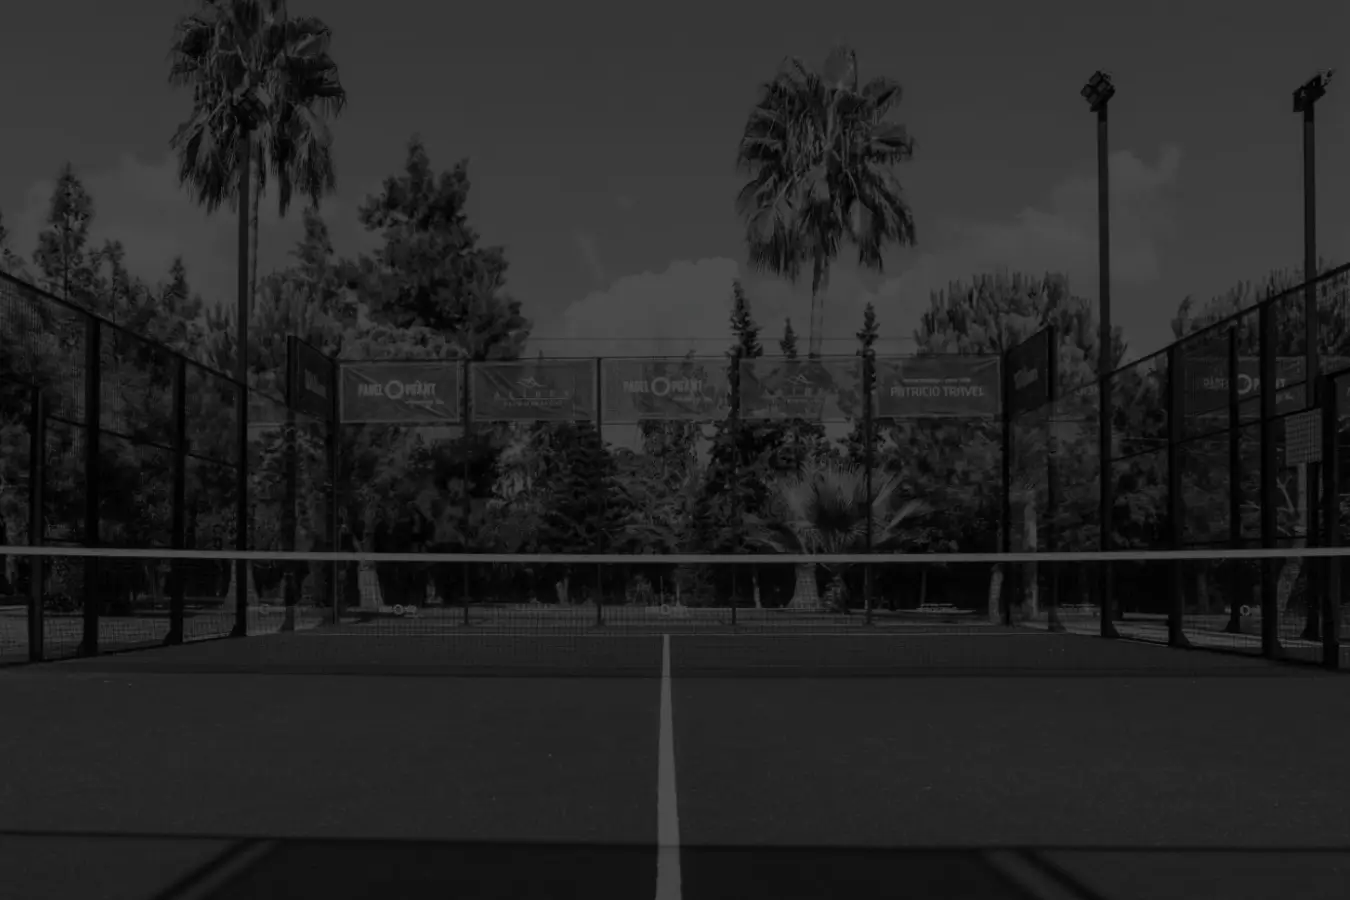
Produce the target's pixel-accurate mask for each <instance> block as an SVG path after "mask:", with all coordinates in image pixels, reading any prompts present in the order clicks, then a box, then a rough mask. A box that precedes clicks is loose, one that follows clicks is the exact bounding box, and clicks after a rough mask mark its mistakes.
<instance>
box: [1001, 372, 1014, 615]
mask: <svg viewBox="0 0 1350 900" xmlns="http://www.w3.org/2000/svg"><path fill="white" fill-rule="evenodd" d="M1011 369H1012V367H1011V366H1009V365H1008V354H1007V352H1006V351H1005V352H1004V353H1003V355H1002V358H1001V360H1000V364H999V376H1000V377H999V390H1000V393H1001V394H1002V397H1001V400H1002V402H1001V404H1000V410H999V412H1000V417H1001V420H1002V422H1001V424H1002V426H1003V428H1002V436H1001V437H1002V447H1001V454H1000V455H1001V457H1002V459H1001V461H1000V468H1001V470H1002V471H1001V478H1002V485H1001V489H1000V491H999V501H1000V503H999V518H1000V519H1001V520H1002V523H1001V524H1002V526H1003V527H1002V529H1001V531H1002V533H1001V534H1000V536H999V537H1000V544H1001V547H1000V549H1001V550H1002V551H1003V552H1004V553H1011V552H1012V446H1013V440H1012V374H1011ZM998 566H1000V567H1001V568H1002V572H1003V577H1002V578H1001V579H1000V580H999V597H998V605H999V611H1000V613H1002V617H1003V624H1004V625H1011V624H1012V590H1011V589H1012V581H1013V580H1012V574H1013V572H1012V570H1013V567H1012V565H1011V564H1009V563H1007V562H1002V563H998Z"/></svg>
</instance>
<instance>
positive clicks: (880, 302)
mask: <svg viewBox="0 0 1350 900" xmlns="http://www.w3.org/2000/svg"><path fill="white" fill-rule="evenodd" d="M1180 166H1181V153H1180V150H1179V149H1178V148H1176V147H1174V146H1169V147H1165V148H1163V149H1162V151H1161V152H1160V154H1159V156H1158V160H1157V162H1156V163H1155V164H1152V165H1150V164H1149V163H1147V162H1145V161H1144V160H1141V159H1140V158H1139V157H1137V156H1135V155H1134V154H1132V153H1129V152H1124V151H1122V152H1118V153H1116V154H1114V155H1113V156H1112V157H1111V160H1110V167H1111V210H1110V212H1111V275H1112V288H1113V291H1112V296H1113V298H1115V301H1116V302H1113V320H1114V322H1115V323H1116V324H1117V325H1120V326H1121V327H1122V328H1123V329H1124V330H1125V333H1126V338H1127V340H1128V341H1129V343H1130V345H1131V348H1132V350H1133V351H1134V354H1142V353H1150V352H1152V351H1154V350H1156V349H1158V348H1159V347H1161V346H1162V344H1163V343H1165V342H1166V341H1167V340H1168V339H1169V338H1170V334H1171V332H1170V326H1168V324H1167V320H1168V319H1169V318H1170V316H1171V312H1172V310H1171V307H1170V306H1167V304H1169V303H1172V304H1174V303H1175V302H1176V300H1178V299H1179V298H1167V300H1165V301H1163V304H1162V305H1161V306H1160V305H1159V301H1158V299H1157V298H1155V297H1152V296H1151V295H1150V292H1149V291H1148V288H1149V287H1150V286H1151V285H1154V284H1156V282H1157V281H1158V280H1159V278H1160V277H1161V275H1162V272H1163V255H1164V252H1165V249H1166V244H1167V242H1168V239H1169V238H1170V237H1171V236H1172V234H1173V227H1172V217H1171V204H1170V198H1169V192H1170V189H1171V188H1172V186H1173V185H1174V184H1175V183H1176V180H1177V177H1178V175H1179V172H1180ZM1000 268H1006V269H1009V270H1015V271H1022V272H1026V273H1028V274H1033V275H1036V274H1041V273H1044V272H1047V271H1055V272H1062V273H1064V274H1065V275H1067V276H1068V278H1069V283H1070V285H1072V286H1073V289H1074V291H1075V293H1078V294H1080V295H1082V296H1085V297H1089V298H1094V299H1095V298H1096V296H1097V180H1096V174H1095V173H1082V174H1075V175H1072V176H1070V177H1069V178H1066V179H1065V180H1064V181H1062V182H1061V183H1060V184H1058V185H1057V186H1056V187H1055V188H1054V189H1053V190H1052V191H1051V192H1050V195H1049V197H1048V198H1047V200H1046V202H1045V203H1043V204H1039V205H1037V206H1029V207H1026V208H1024V209H1023V210H1021V211H1020V212H1019V213H1017V214H1016V215H1015V216H1013V217H1012V218H1011V219H1010V220H1008V221H1004V222H982V223H981V222H975V223H958V224H957V226H956V228H955V229H954V231H953V238H952V239H951V240H950V241H949V242H948V243H947V245H946V246H945V247H942V248H939V249H937V250H935V251H934V252H932V253H924V254H921V255H920V256H919V257H918V258H917V259H915V260H914V262H913V264H912V265H910V266H909V267H908V268H907V269H906V271H905V272H904V273H903V274H901V275H900V276H898V277H896V278H893V279H888V280H886V281H885V282H883V283H882V284H880V285H879V286H878V287H877V288H876V289H875V290H873V291H871V292H869V293H868V294H866V295H865V296H863V297H860V298H858V303H857V305H861V304H863V303H866V302H867V301H868V300H871V301H873V302H875V303H876V304H877V308H878V310H879V311H883V310H884V312H882V318H883V319H886V318H888V317H891V318H896V319H899V320H900V321H901V322H902V323H903V325H904V327H905V328H906V330H912V329H913V328H914V327H915V326H916V325H917V324H918V322H919V318H920V316H921V315H922V313H923V311H924V310H925V309H926V308H927V305H928V297H929V292H930V291H932V290H937V289H942V288H945V287H946V286H947V285H948V283H949V282H951V281H953V280H956V279H963V280H965V279H969V278H970V277H971V276H973V275H978V274H981V273H984V272H991V271H996V270H998V269H1000ZM1164 307H1166V308H1164ZM1132 355H1133V354H1132Z"/></svg>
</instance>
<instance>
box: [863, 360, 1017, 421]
mask: <svg viewBox="0 0 1350 900" xmlns="http://www.w3.org/2000/svg"><path fill="white" fill-rule="evenodd" d="M999 371H1000V368H999V360H998V357H997V356H923V357H919V356H915V357H908V358H904V359H879V360H877V387H876V404H877V406H876V409H877V416H878V417H880V418H883V419H926V418H961V419H981V418H987V417H991V416H997V415H998V413H999Z"/></svg>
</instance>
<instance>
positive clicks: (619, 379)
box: [600, 357, 731, 425]
mask: <svg viewBox="0 0 1350 900" xmlns="http://www.w3.org/2000/svg"><path fill="white" fill-rule="evenodd" d="M600 387H601V403H600V408H601V410H602V411H603V416H602V419H603V420H604V422H605V423H606V424H609V423H614V424H624V425H631V424H634V423H636V422H640V421H643V420H650V419H656V420H662V421H685V422H706V421H711V420H716V419H722V418H725V417H726V414H727V410H728V408H729V404H730V396H731V386H730V383H729V379H728V378H727V361H726V360H725V359H722V358H719V357H704V358H701V359H700V358H692V359H690V358H684V357H674V358H669V359H650V358H648V359H637V358H634V359H605V360H601V362H600Z"/></svg>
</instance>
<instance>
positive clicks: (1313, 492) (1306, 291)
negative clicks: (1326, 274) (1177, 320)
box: [1294, 70, 1332, 638]
mask: <svg viewBox="0 0 1350 900" xmlns="http://www.w3.org/2000/svg"><path fill="white" fill-rule="evenodd" d="M1331 76H1332V71H1331V70H1325V71H1322V72H1318V73H1317V74H1316V75H1314V76H1313V77H1312V78H1310V79H1308V81H1306V82H1304V83H1303V84H1302V85H1300V86H1299V88H1298V90H1296V91H1294V112H1296V113H1301V114H1302V116H1303V329H1304V338H1303V339H1304V345H1303V346H1304V353H1305V354H1306V357H1307V359H1306V362H1305V363H1304V379H1303V395H1304V405H1305V408H1307V409H1313V408H1315V407H1316V406H1317V403H1318V398H1317V397H1316V395H1315V394H1316V389H1317V387H1318V386H1319V385H1320V378H1319V377H1318V369H1319V362H1320V361H1319V349H1320V348H1319V347H1318V343H1319V337H1318V315H1317V287H1316V285H1315V284H1314V279H1316V278H1317V141H1316V118H1315V115H1314V111H1315V110H1316V108H1317V101H1318V100H1320V99H1322V97H1324V96H1325V95H1326V92H1327V85H1328V84H1329V83H1330V81H1331ZM1303 469H1304V472H1305V475H1304V478H1303V481H1304V495H1303V505H1304V508H1305V509H1306V510H1307V512H1306V515H1307V517H1308V519H1307V526H1308V531H1307V534H1308V546H1310V547H1311V546H1316V544H1317V542H1318V539H1319V535H1318V528H1317V519H1318V515H1317V513H1318V504H1317V503H1316V502H1315V500H1314V498H1315V497H1316V496H1317V495H1318V492H1319V487H1320V485H1319V484H1318V482H1319V481H1320V478H1319V476H1320V475H1321V472H1320V471H1319V469H1320V467H1319V466H1318V465H1317V464H1316V463H1307V464H1305V465H1304V467H1303ZM1309 562H1310V563H1311V566H1310V569H1312V570H1313V571H1311V572H1310V573H1309V574H1310V575H1311V576H1313V577H1312V578H1310V584H1316V583H1317V582H1318V581H1320V579H1319V578H1318V577H1317V575H1320V574H1321V573H1320V572H1319V571H1318V570H1319V569H1321V568H1322V566H1321V565H1320V564H1319V563H1318V562H1317V561H1315V560H1310V561H1309ZM1318 624H1319V623H1318V622H1317V620H1316V618H1314V617H1311V616H1310V617H1309V620H1308V629H1307V631H1308V632H1309V633H1307V634H1305V635H1304V636H1305V637H1310V638H1316V637H1317V635H1316V634H1315V633H1312V632H1315V631H1316V629H1317V626H1318Z"/></svg>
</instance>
